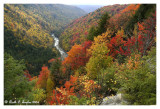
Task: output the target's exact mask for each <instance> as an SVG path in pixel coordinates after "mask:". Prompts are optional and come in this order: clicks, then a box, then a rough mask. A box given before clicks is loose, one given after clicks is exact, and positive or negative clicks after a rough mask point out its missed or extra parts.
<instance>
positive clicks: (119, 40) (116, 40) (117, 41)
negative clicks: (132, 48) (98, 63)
mask: <svg viewBox="0 0 160 109" xmlns="http://www.w3.org/2000/svg"><path fill="white" fill-rule="evenodd" d="M123 44H125V41H124V40H123V32H119V33H118V34H117V35H116V36H115V37H113V38H112V39H111V40H110V43H108V48H109V49H110V52H109V55H111V56H112V57H116V56H117V54H118V53H120V51H119V48H121V46H123Z"/></svg>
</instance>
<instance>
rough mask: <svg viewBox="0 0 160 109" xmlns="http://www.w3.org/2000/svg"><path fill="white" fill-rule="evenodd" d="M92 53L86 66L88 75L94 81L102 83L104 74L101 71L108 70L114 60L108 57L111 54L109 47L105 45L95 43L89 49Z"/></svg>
mask: <svg viewBox="0 0 160 109" xmlns="http://www.w3.org/2000/svg"><path fill="white" fill-rule="evenodd" d="M89 51H90V52H91V58H90V59H89V62H88V63H87V64H86V70H87V75H88V76H89V77H90V78H91V79H94V80H98V82H99V83H100V82H101V83H102V81H103V79H102V78H101V80H100V76H101V77H103V74H102V73H101V72H100V70H101V69H106V68H107V67H109V65H110V64H111V62H112V58H111V57H110V56H107V53H108V52H109V50H108V47H107V46H106V44H105V43H100V44H99V43H94V44H93V45H92V46H91V48H90V49H89Z"/></svg>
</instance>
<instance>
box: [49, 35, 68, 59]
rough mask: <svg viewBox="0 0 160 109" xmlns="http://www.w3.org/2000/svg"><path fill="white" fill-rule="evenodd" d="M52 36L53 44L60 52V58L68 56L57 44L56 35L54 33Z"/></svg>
mask: <svg viewBox="0 0 160 109" xmlns="http://www.w3.org/2000/svg"><path fill="white" fill-rule="evenodd" d="M52 37H53V39H54V41H55V43H54V46H55V47H56V49H57V50H58V51H59V52H60V54H61V59H62V60H64V58H66V57H67V56H68V55H67V53H65V52H64V50H63V49H62V48H61V47H60V46H59V39H58V38H57V37H55V35H54V34H52Z"/></svg>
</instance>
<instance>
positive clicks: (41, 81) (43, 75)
mask: <svg viewBox="0 0 160 109" xmlns="http://www.w3.org/2000/svg"><path fill="white" fill-rule="evenodd" d="M49 73H50V71H49V70H48V67H47V66H43V67H42V71H41V72H40V75H39V76H38V81H37V84H36V85H37V87H39V88H46V85H47V79H48V76H49Z"/></svg>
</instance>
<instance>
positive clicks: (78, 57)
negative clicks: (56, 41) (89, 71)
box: [62, 41, 92, 72]
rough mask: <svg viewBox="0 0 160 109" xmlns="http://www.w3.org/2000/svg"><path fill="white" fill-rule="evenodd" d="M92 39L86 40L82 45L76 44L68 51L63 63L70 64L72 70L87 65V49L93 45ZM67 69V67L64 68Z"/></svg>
mask: <svg viewBox="0 0 160 109" xmlns="http://www.w3.org/2000/svg"><path fill="white" fill-rule="evenodd" d="M91 44H92V42H91V41H85V42H84V43H83V44H82V45H74V46H72V49H71V50H70V51H69V52H68V57H66V58H65V60H64V61H63V62H62V64H63V65H64V66H65V65H67V66H68V65H70V66H71V70H75V69H78V68H79V67H80V66H85V64H86V63H87V62H88V60H89V56H88V55H87V49H88V48H89V47H90V46H91ZM63 71H64V72H65V71H66V68H64V69H63Z"/></svg>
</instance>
